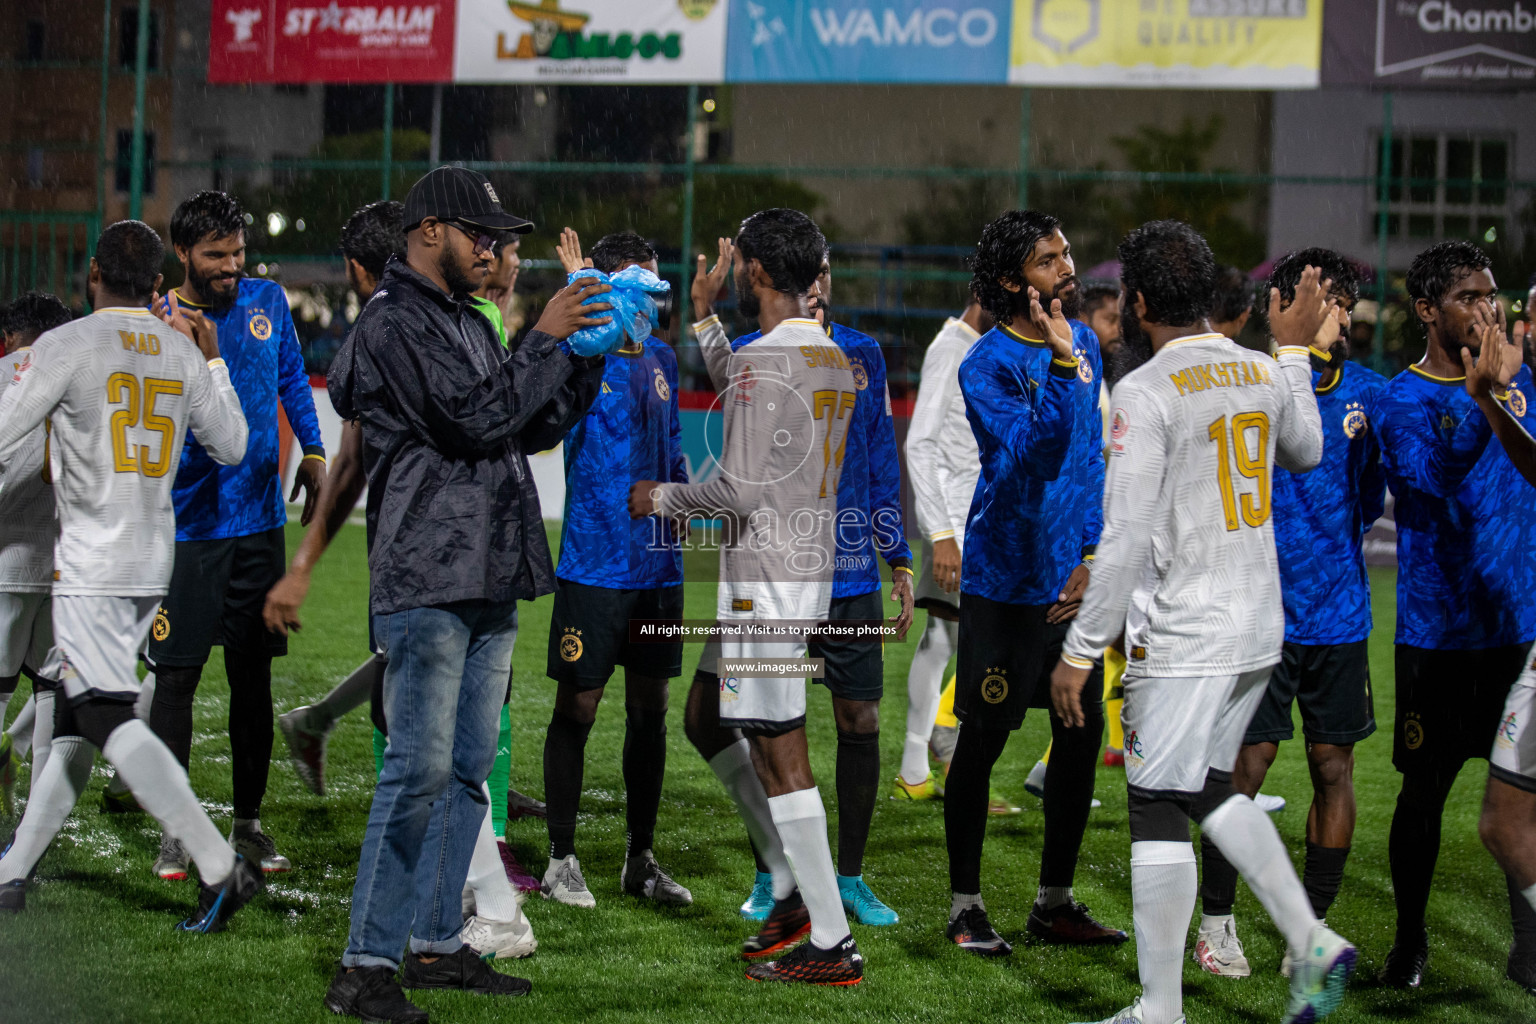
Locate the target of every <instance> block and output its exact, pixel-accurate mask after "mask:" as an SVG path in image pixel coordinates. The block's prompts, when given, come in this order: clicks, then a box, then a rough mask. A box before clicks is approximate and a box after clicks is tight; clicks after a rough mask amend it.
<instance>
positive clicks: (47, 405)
mask: <svg viewBox="0 0 1536 1024" xmlns="http://www.w3.org/2000/svg"><path fill="white" fill-rule="evenodd" d="M16 355H18V356H20V357H21V362H20V365H19V366H18V367H17V370H16V373H15V376H13V377H12V378H11V383H10V386H9V387H7V388H5V389H4V392H3V394H0V462H8V461H9V460H10V458H11V457H13V456H14V455H15V448H14V446H16V445H17V444H18V442H21V441H24V440H25V439H26V438H27V437H28V436H29V435H30V434H31V433H32V432H33V431H35V430H36V429H37V428H38V427H40V426H42V424H43V422H44V421H45V420H46V421H47V422H48V424H49V460H48V461H49V467H50V469H51V472H52V476H53V487H54V497H55V502H56V505H57V508H58V521H59V534H58V541H57V546H56V547H55V549H54V568H55V573H54V585H53V592H54V594H55V595H115V596H124V597H127V596H158V595H162V594H164V593H165V589H166V587H167V586H168V585H169V583H170V578H171V560H172V557H173V552H174V544H175V539H176V515H175V510H174V509H173V508H172V506H171V482H172V481H173V480H174V478H175V476H176V467H177V466H178V465H179V464H180V462H181V448H182V441H183V439H184V438H185V437H186V433H187V430H188V428H190V429H192V430H194V431H196V432H197V437H198V440H199V441H201V442H202V444H203V447H205V448H206V449H208V452H209V454H211V455H212V456H213V457H214V458H215V459H217V460H218V461H219V462H221V463H223V464H225V465H233V464H235V463H237V462H239V461H240V459H241V458H243V457H244V455H245V442H246V424H245V416H244V415H243V414H242V413H241V411H240V399H239V397H238V396H237V395H236V394H235V390H234V387H233V386H232V385H231V384H230V382H229V369H228V368H227V367H226V366H225V365H224V360H222V359H215V360H213V361H212V362H208V361H206V360H205V359H204V358H203V355H202V353H201V352H199V351H198V348H197V346H196V345H194V344H193V343H192V341H191V340H190V339H188V338H187V337H186V336H185V335H182V334H181V333H179V332H177V331H175V330H173V329H172V328H171V327H170V326H168V325H167V324H165V323H163V322H162V321H161V320H160V319H159V318H157V317H155V316H153V315H152V314H151V313H150V312H149V311H148V310H145V309H132V308H111V309H100V310H97V311H96V312H94V313H92V314H91V315H90V316H87V317H83V318H81V319H79V320H76V321H74V322H72V323H69V324H66V325H65V326H63V327H59V328H57V329H55V330H52V331H49V332H47V333H46V334H44V335H43V336H42V337H40V338H39V339H38V340H37V342H36V343H35V344H34V345H33V347H32V348H31V349H30V350H29V351H28V350H23V351H22V352H18V353H16Z"/></svg>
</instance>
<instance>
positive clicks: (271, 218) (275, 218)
mask: <svg viewBox="0 0 1536 1024" xmlns="http://www.w3.org/2000/svg"><path fill="white" fill-rule="evenodd" d="M287 228H288V218H287V217H284V216H283V215H282V214H280V213H278V212H277V211H276V210H273V211H272V212H271V213H269V214H267V234H269V235H271V236H272V237H273V238H276V237H277V236H278V235H280V234H282V233H283V232H284V231H286V230H287Z"/></svg>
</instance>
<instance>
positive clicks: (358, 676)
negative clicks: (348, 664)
mask: <svg viewBox="0 0 1536 1024" xmlns="http://www.w3.org/2000/svg"><path fill="white" fill-rule="evenodd" d="M373 674H374V669H373V659H372V658H369V659H368V660H367V661H365V662H363V663H362V664H361V665H359V666H357V668H355V669H353V670H352V674H351V675H349V676H347V678H345V679H343V680H342V681H341V682H339V683H337V684H336V687H335V689H333V690H331V692H330V693H328V694H326V695H325V696H324V697H321V698H320V700H319V701H318V702H316V704H315V710H316V712H318V714H319V717H320V718H321V719H322V720H323V722H324V725H325V728H326V729H329V728H330V727H331V726H333V725H335V724H336V721H337V719H339V718H341V716H342V715H345V714H346V713H347V712H349V711H351V710H352V709H353V708H357V707H361V706H362V705H364V704H366V703H368V699H369V698H370V697H372V696H373ZM316 724H319V723H316Z"/></svg>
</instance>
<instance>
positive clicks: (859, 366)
mask: <svg viewBox="0 0 1536 1024" xmlns="http://www.w3.org/2000/svg"><path fill="white" fill-rule="evenodd" d="M849 362H851V363H852V364H853V386H854V387H856V388H858V389H859V390H860V391H863V390H864V389H865V388H867V387H869V371H868V370H866V369H864V364H863V363H861V362H859V361H858V360H857V359H850V360H849Z"/></svg>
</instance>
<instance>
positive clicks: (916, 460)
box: [891, 296, 996, 800]
mask: <svg viewBox="0 0 1536 1024" xmlns="http://www.w3.org/2000/svg"><path fill="white" fill-rule="evenodd" d="M994 326H996V321H995V320H994V319H993V318H992V314H990V313H988V312H987V311H986V310H985V309H983V308H982V307H981V303H979V302H977V301H976V299H975V297H974V296H973V297H972V298H971V301H970V304H969V305H967V306H966V307H965V312H963V313H961V314H960V316H958V317H950V318H949V319H948V320H946V321H944V327H943V328H942V329H941V330H940V331H939V333H938V334H937V335H935V336H934V339H933V341H931V342H930V343H929V344H928V352H927V354H925V355H924V356H923V373H922V378H921V383H920V384H919V386H918V389H917V401H916V403H915V404H914V405H913V407H912V422H911V423H910V424H909V425H908V427H907V479H908V480H910V481H912V498H913V504H914V507H915V510H916V512H917V523H918V526H919V528H920V529H921V530H922V536H923V556H922V566H921V569H922V572H921V575H920V576H919V578H918V581H917V595H916V597H917V602H916V603H917V606H918V607H919V608H923V609H925V610H926V611H927V612H928V625H927V627H925V628H924V630H923V637H922V640H921V642H920V643H919V644H918V645H917V651H916V652H914V653H913V655H912V666H911V668H910V669H909V670H908V672H907V736H906V743H905V744H904V745H903V746H902V753H901V771H900V773H899V774H897V776H896V779H895V781H894V782H893V783H892V788H891V799H893V800H896V799H909V800H931V799H933V798H934V797H936V796H941V795H942V794H943V790H942V789H941V788H940V786H939V784H938V779H937V778H936V775H935V773H932V772H930V771H929V769H928V741H929V739H930V737H931V735H932V733H933V724H934V716H935V715H936V714H937V713H938V710H939V694H940V690H941V688H942V687H943V684H944V670H945V669H946V668H947V667H948V666H949V659H950V656H951V655H953V654H954V653H955V649H956V648H955V644H956V642H957V641H958V638H959V629H960V553H961V546H962V544H963V543H964V540H965V520H966V517H967V516H968V515H969V514H970V511H971V498H972V497H973V496H974V495H975V493H976V480H977V478H978V477H979V476H980V475H981V457H980V456H979V455H978V454H977V451H976V435H975V434H974V433H972V432H971V423H970V421H969V420H968V419H966V417H965V396H964V395H962V394H961V393H960V362H961V360H963V359H964V358H965V357H966V355H967V354H968V353H969V352H970V351H971V346H972V345H974V344H975V343H976V342H977V340H979V339H980V338H981V336H982V335H983V334H986V333H987V332H988V331H990V330H991V329H992V328H993V327H994Z"/></svg>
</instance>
